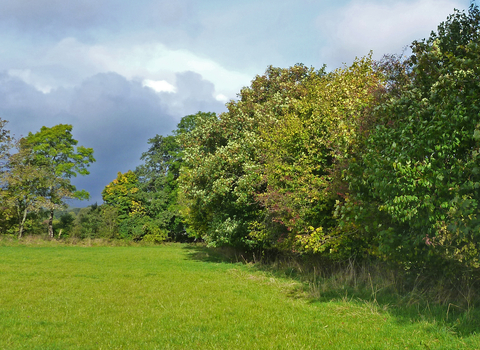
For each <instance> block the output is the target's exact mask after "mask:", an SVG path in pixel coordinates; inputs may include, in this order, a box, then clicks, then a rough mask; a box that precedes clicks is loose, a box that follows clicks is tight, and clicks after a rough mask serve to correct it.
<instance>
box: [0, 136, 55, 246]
mask: <svg viewBox="0 0 480 350" xmlns="http://www.w3.org/2000/svg"><path fill="white" fill-rule="evenodd" d="M17 145H18V146H17V147H18V152H17V153H14V154H12V155H10V157H9V158H8V163H7V170H6V171H3V172H1V173H0V178H1V183H2V185H3V186H2V191H1V193H0V198H1V200H2V203H3V205H4V206H5V210H4V214H7V215H8V212H9V211H10V215H11V216H12V217H15V218H16V220H17V224H18V237H19V238H21V237H22V236H23V232H24V226H25V221H26V219H27V214H28V213H30V212H34V213H35V212H39V211H40V210H41V209H42V208H43V207H44V206H45V205H46V200H45V198H44V197H43V196H41V195H39V189H41V188H44V187H45V186H47V185H48V176H49V174H48V173H47V171H46V169H45V168H44V167H39V166H37V165H36V164H35V162H34V161H33V159H32V152H31V149H30V148H29V147H28V145H27V144H26V141H25V140H24V139H22V140H20V141H19V142H18V144H17ZM9 209H11V210H9Z"/></svg>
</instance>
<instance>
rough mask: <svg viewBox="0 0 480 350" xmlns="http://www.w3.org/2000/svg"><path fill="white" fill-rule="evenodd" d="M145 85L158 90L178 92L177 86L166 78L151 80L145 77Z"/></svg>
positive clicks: (143, 83)
mask: <svg viewBox="0 0 480 350" xmlns="http://www.w3.org/2000/svg"><path fill="white" fill-rule="evenodd" d="M142 85H143V86H147V87H149V88H151V89H153V90H155V91H156V92H176V91H177V88H176V87H175V86H173V85H172V84H170V83H169V82H168V81H165V80H150V79H145V80H144V81H143V82H142Z"/></svg>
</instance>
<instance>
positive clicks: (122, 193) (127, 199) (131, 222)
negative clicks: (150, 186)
mask: <svg viewBox="0 0 480 350" xmlns="http://www.w3.org/2000/svg"><path fill="white" fill-rule="evenodd" d="M102 197H103V201H104V202H105V204H106V205H107V207H108V206H110V207H113V208H115V209H116V212H117V223H118V233H119V235H120V237H121V238H128V239H134V240H141V239H146V240H152V241H156V242H161V241H163V240H165V239H166V238H167V232H166V230H165V228H164V227H161V222H159V221H158V220H155V219H154V218H151V217H150V216H148V210H147V206H146V205H145V203H144V202H143V195H142V193H141V192H140V183H139V180H138V178H137V176H136V175H135V173H134V172H133V171H131V170H129V171H128V172H126V173H124V174H122V173H120V172H119V173H118V175H117V178H116V179H114V180H113V181H112V182H111V183H110V184H108V185H107V186H106V187H105V188H104V190H103V191H102ZM107 213H108V212H105V214H107ZM110 214H111V213H110Z"/></svg>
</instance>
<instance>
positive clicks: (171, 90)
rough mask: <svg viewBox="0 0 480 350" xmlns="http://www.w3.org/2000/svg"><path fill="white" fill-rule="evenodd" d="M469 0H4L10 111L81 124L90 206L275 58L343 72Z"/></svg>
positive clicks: (2, 70) (4, 113)
mask: <svg viewBox="0 0 480 350" xmlns="http://www.w3.org/2000/svg"><path fill="white" fill-rule="evenodd" d="M469 3H470V1H469V0H335V1H334V0H282V1H279V0H239V1H235V2H234V1H225V0H136V1H121V0H75V1H73V0H34V1H32V0H0V9H1V11H0V32H1V33H2V34H1V35H0V118H1V119H6V120H8V121H9V124H8V125H7V128H8V129H10V130H11V132H13V133H14V134H15V135H16V136H17V137H19V136H21V135H27V134H28V132H30V131H31V132H37V131H38V130H40V128H41V127H42V126H48V127H51V126H54V125H56V124H60V123H63V124H72V125H73V134H74V137H75V138H76V139H77V140H79V144H81V145H83V146H86V147H93V149H94V151H95V158H96V159H97V162H96V163H95V164H93V165H92V166H91V167H90V172H91V174H90V175H89V176H87V177H83V178H81V177H79V178H76V179H75V180H74V181H73V182H74V184H76V185H77V187H78V188H84V189H86V190H88V191H89V192H90V194H91V196H92V200H91V201H90V202H89V203H93V202H98V203H101V195H100V193H101V191H102V189H103V188H104V187H105V185H106V184H108V183H109V182H110V181H111V180H113V179H114V178H115V177H116V174H117V172H118V171H121V172H125V171H127V170H129V169H132V170H133V169H135V167H136V166H137V165H139V163H140V161H139V158H140V155H141V154H142V152H144V151H145V150H146V149H147V140H148V139H149V138H152V137H154V136H155V135H156V134H163V135H167V134H169V133H170V132H171V131H172V130H173V129H174V128H175V126H176V124H177V123H178V121H179V120H180V119H181V118H182V117H183V116H185V115H188V114H193V113H196V112H198V111H205V112H207V111H211V112H217V113H220V112H222V111H224V110H225V107H224V104H225V102H226V101H228V100H230V99H235V98H236V94H237V93H238V92H239V91H240V89H241V88H242V87H243V86H248V85H250V82H251V80H252V79H253V78H254V77H255V75H257V74H262V73H263V72H264V71H265V69H266V67H267V66H269V65H273V66H278V67H289V66H292V65H294V64H296V63H304V64H306V65H307V66H313V67H315V68H320V67H321V66H322V65H323V64H326V65H327V68H328V69H334V68H336V67H339V66H341V65H342V64H343V63H346V64H350V63H351V62H352V60H353V59H354V58H355V56H363V55H366V54H368V52H369V51H370V50H373V52H374V57H375V58H380V57H381V56H382V55H383V54H385V53H401V52H402V50H403V49H404V47H405V46H407V45H408V44H409V43H410V42H411V41H413V40H415V39H421V38H424V37H427V36H428V35H429V33H430V32H431V31H432V30H434V29H436V27H437V25H438V24H439V23H440V22H441V21H443V20H445V19H446V17H447V16H448V15H449V14H451V13H453V9H454V8H457V9H462V10H463V9H467V8H468V6H469Z"/></svg>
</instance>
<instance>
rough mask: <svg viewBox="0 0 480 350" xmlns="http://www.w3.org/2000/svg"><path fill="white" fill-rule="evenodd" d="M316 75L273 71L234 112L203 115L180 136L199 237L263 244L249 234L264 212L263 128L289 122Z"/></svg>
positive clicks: (244, 94)
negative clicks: (258, 199)
mask: <svg viewBox="0 0 480 350" xmlns="http://www.w3.org/2000/svg"><path fill="white" fill-rule="evenodd" d="M315 74H317V72H314V71H313V70H311V69H308V68H306V67H304V66H302V65H297V66H294V67H291V68H289V69H280V68H273V67H269V68H268V69H267V71H266V72H265V74H264V75H262V76H257V77H256V78H255V79H254V80H253V81H252V85H251V87H248V88H244V89H242V91H241V92H240V94H239V100H238V101H231V102H229V103H228V104H227V108H228V112H226V113H223V114H221V115H219V116H218V117H216V116H214V115H209V114H203V115H202V114H198V115H197V118H196V119H195V128H194V129H193V130H191V131H190V132H188V133H185V134H184V135H180V140H181V143H182V147H183V150H184V163H183V167H182V169H181V175H180V179H179V181H180V195H181V198H180V202H181V204H182V206H183V208H184V209H183V214H184V217H185V219H186V222H187V224H188V225H189V227H190V228H191V230H192V231H193V234H194V235H196V236H197V237H202V238H204V239H205V240H206V241H207V242H208V243H209V244H210V245H232V246H243V247H245V246H254V245H256V244H257V242H256V241H255V239H253V238H252V237H250V236H249V234H250V232H251V224H252V223H253V222H255V221H258V220H260V217H261V216H262V215H263V213H264V210H263V208H262V207H261V206H260V205H259V203H257V202H256V200H255V197H256V194H257V192H259V191H261V190H262V189H261V187H262V186H263V184H262V181H261V175H260V174H259V173H258V169H259V168H260V164H261V160H260V158H259V155H258V148H259V147H260V144H261V138H260V131H259V130H260V129H261V128H262V127H264V126H265V125H267V123H270V122H271V121H272V120H281V119H283V117H284V116H285V115H287V114H288V113H289V111H290V110H291V109H292V106H293V103H294V101H295V100H297V99H300V98H302V97H303V96H304V95H305V94H306V89H305V84H304V82H305V80H307V79H308V78H309V77H310V76H312V75H315Z"/></svg>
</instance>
